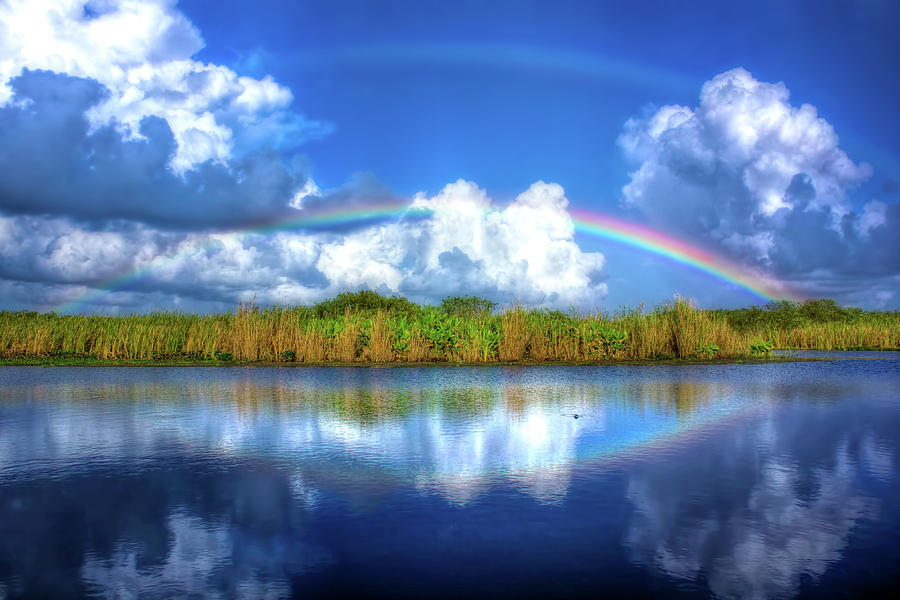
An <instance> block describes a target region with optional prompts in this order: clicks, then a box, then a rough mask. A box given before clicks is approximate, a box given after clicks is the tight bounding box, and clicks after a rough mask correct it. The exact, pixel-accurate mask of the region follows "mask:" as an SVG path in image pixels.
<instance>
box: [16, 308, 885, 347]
mask: <svg viewBox="0 0 900 600" xmlns="http://www.w3.org/2000/svg"><path fill="white" fill-rule="evenodd" d="M356 296H357V295H353V294H349V295H341V296H339V297H338V298H336V299H335V300H330V301H328V302H326V303H322V304H320V305H317V306H315V307H287V308H285V307H278V306H275V307H267V308H260V307H256V306H253V305H252V304H248V305H241V306H239V307H238V308H237V310H235V311H233V312H230V313H225V314H214V315H195V314H185V313H182V312H155V313H150V314H134V315H125V316H116V317H110V316H85V315H76V316H61V315H56V314H54V313H46V314H40V313H34V312H28V313H26V312H17V313H13V312H0V359H7V360H8V359H21V358H34V359H48V360H52V359H55V358H86V359H96V360H110V361H122V360H137V361H153V360H188V361H219V362H229V361H241V362H298V363H308V364H321V363H328V362H340V363H356V362H375V363H417V362H426V361H436V362H465V363H496V362H504V363H507V362H554V361H564V362H592V363H593V362H604V361H619V360H621V361H634V360H655V359H696V360H707V359H713V358H728V359H735V358H743V357H747V356H751V355H764V354H767V353H768V352H769V350H770V349H771V348H773V347H775V348H796V349H821V350H850V349H896V348H900V314H898V313H896V312H894V313H886V312H880V313H872V312H870V313H864V312H862V311H858V310H856V309H842V308H840V307H836V305H833V303H831V304H829V303H827V302H823V301H813V302H814V303H818V304H815V305H814V306H812V307H811V308H810V307H809V306H807V305H794V304H790V303H776V304H774V305H771V306H769V307H766V308H764V309H760V308H758V307H753V308H751V309H743V311H717V310H701V309H698V308H697V307H696V306H695V305H694V304H693V303H692V302H691V301H688V300H683V299H676V300H675V301H674V302H672V303H670V304H666V305H663V306H659V307H656V308H655V309H653V310H649V311H647V310H645V309H644V307H643V306H641V307H639V308H637V309H633V310H623V311H620V312H618V313H615V314H612V315H606V314H602V313H591V314H587V315H580V314H575V313H569V314H566V313H562V312H559V311H547V310H527V309H526V308H525V307H523V306H521V305H514V306H511V307H508V308H506V309H505V310H503V311H501V312H499V313H494V314H492V313H491V312H490V309H491V308H492V306H491V304H490V303H488V302H487V301H481V300H479V299H477V298H463V299H450V300H451V301H448V302H445V303H444V304H443V305H442V306H440V307H437V306H418V305H415V304H413V303H411V302H409V301H408V300H406V299H402V298H391V299H385V298H382V297H380V296H378V295H377V294H374V293H372V292H368V293H363V294H360V295H358V296H359V297H356ZM360 298H361V299H362V300H360ZM381 300H384V302H381ZM363 301H364V302H363Z"/></svg>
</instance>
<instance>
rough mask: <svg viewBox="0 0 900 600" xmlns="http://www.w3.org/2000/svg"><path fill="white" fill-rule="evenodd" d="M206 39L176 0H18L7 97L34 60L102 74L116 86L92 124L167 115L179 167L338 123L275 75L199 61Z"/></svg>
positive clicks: (1, 68)
mask: <svg viewBox="0 0 900 600" xmlns="http://www.w3.org/2000/svg"><path fill="white" fill-rule="evenodd" d="M203 45H204V42H203V39H202V37H201V36H200V32H199V31H198V30H197V29H196V27H194V25H193V24H192V23H191V22H190V21H189V20H188V19H187V18H186V17H185V16H184V15H183V14H182V13H181V12H179V11H178V10H176V8H175V2H174V0H155V1H153V0H120V1H88V2H85V1H84V0H56V1H48V2H30V1H28V0H10V1H8V2H4V3H3V4H0V105H3V104H10V103H13V102H15V91H14V88H13V86H12V85H11V84H10V81H11V80H13V79H15V78H16V77H18V76H19V75H20V74H21V73H22V72H23V70H24V69H31V70H49V71H53V72H56V73H65V74H68V75H72V76H75V77H81V78H87V79H90V80H93V81H96V82H98V83H99V84H100V85H101V86H103V88H105V89H106V90H108V91H109V93H108V94H107V95H106V96H104V97H103V98H102V101H101V102H99V103H97V104H96V105H92V106H91V107H90V111H89V113H88V117H89V121H90V126H91V128H92V129H94V128H100V127H104V126H113V127H115V128H116V129H117V130H118V131H119V132H120V134H121V135H123V136H124V137H125V138H126V139H141V138H142V137H144V134H143V132H142V131H141V129H142V122H143V121H144V119H145V118H147V117H151V116H154V117H159V118H161V119H162V120H164V121H165V122H166V123H167V124H168V127H169V129H170V130H171V132H172V136H173V139H174V149H173V152H172V155H171V157H169V158H168V161H169V164H170V165H171V167H172V168H173V169H174V170H175V171H176V172H179V173H181V172H184V171H186V170H189V169H192V168H194V167H195V166H196V165H199V164H202V163H204V162H206V161H212V162H214V163H217V164H225V163H227V162H228V161H229V160H231V159H232V158H234V157H236V156H239V155H240V154H244V153H247V152H252V151H255V150H258V149H259V147H260V146H262V145H264V146H271V145H273V144H274V145H275V146H276V147H279V148H283V147H295V146H296V145H298V144H299V143H300V142H302V141H304V140H306V139H309V138H310V137H315V136H318V135H321V134H322V133H324V132H326V131H327V130H328V127H327V126H324V125H322V124H319V123H315V122H312V121H308V120H306V119H305V118H303V117H301V116H300V115H298V114H296V113H294V112H292V111H291V110H290V108H289V107H290V104H291V102H292V100H293V95H292V93H291V91H290V90H289V89H287V88H285V87H283V86H281V85H279V84H278V83H276V82H275V81H274V80H273V79H272V78H271V77H269V76H266V77H263V78H261V79H254V78H251V77H245V76H240V75H238V74H237V73H236V72H234V71H233V70H231V69H229V68H228V67H224V66H221V65H215V64H209V63H202V62H200V61H197V60H193V59H192V58H191V57H192V56H193V55H194V54H196V53H197V52H198V51H200V50H201V49H202V48H203Z"/></svg>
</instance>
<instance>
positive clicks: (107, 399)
mask: <svg viewBox="0 0 900 600" xmlns="http://www.w3.org/2000/svg"><path fill="white" fill-rule="evenodd" d="M820 354H821V353H819V354H817V355H820ZM825 356H826V357H828V356H831V358H830V359H828V360H823V361H816V362H784V363H774V362H773V363H767V364H744V365H739V364H737V365H728V364H708V365H679V366H672V365H651V366H573V367H562V366H558V367H445V368H383V369H382V368H263V367H255V368H214V367H199V368H127V367H114V368H99V367H95V368H66V367H57V368H40V367H2V368H0V599H6V598H17V597H22V596H26V597H33V596H42V597H59V598H73V597H80V596H94V597H109V598H128V597H137V596H140V597H147V598H170V597H183V596H192V597H198V598H200V597H212V598H216V597H222V598H232V597H246V598H264V597H265V598H280V597H291V596H294V597H299V596H306V597H316V596H336V595H353V596H363V595H364V596H367V597H392V598H398V597H423V596H429V597H469V598H471V597H475V598H477V597H483V598H487V597H490V598H494V597H510V596H512V597H542V598H543V597H597V596H598V595H608V596H613V597H629V598H634V597H647V596H665V597H685V598H689V597H709V596H716V597H721V598H773V597H784V598H789V597H815V598H818V597H832V596H846V595H850V596H862V595H867V594H874V593H877V592H879V591H882V592H883V591H884V590H886V589H888V588H890V587H892V586H896V585H900V571H898V566H900V486H898V475H900V472H898V469H900V467H898V465H900V368H898V367H900V353H889V352H881V353H852V354H847V355H841V354H837V353H835V354H833V355H829V354H827V353H826V354H825Z"/></svg>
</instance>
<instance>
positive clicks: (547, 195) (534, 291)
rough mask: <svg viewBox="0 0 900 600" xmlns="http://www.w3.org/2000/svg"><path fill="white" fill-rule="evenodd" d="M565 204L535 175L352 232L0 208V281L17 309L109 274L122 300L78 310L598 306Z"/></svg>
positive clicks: (588, 261) (421, 201) (106, 281)
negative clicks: (326, 303) (494, 193)
mask: <svg viewBox="0 0 900 600" xmlns="http://www.w3.org/2000/svg"><path fill="white" fill-rule="evenodd" d="M362 180H365V178H364V177H363V178H361V179H358V180H357V182H358V181H362ZM345 191H346V190H345V189H343V188H342V189H339V190H338V192H337V194H338V195H340V194H341V193H344V192H345ZM329 196H330V193H329V192H324V193H323V194H322V197H324V198H328V197H329ZM375 197H377V195H376V196H375ZM567 204H568V200H567V199H566V197H565V194H564V191H563V189H562V187H560V186H559V185H556V184H552V183H551V184H548V183H544V182H537V183H535V184H533V185H532V186H531V187H530V188H529V189H528V190H526V191H525V192H524V193H522V194H521V195H519V197H518V198H517V199H516V200H515V201H514V202H512V203H511V204H509V205H508V206H506V207H499V206H495V205H494V204H493V202H492V201H491V199H490V198H489V197H488V196H487V194H486V192H485V191H484V190H482V189H480V188H478V186H477V185H475V184H474V183H472V182H466V181H457V182H455V183H452V184H449V185H447V186H446V187H445V188H444V189H443V190H442V191H441V192H440V193H439V194H437V195H436V196H433V197H427V196H425V195H422V194H420V195H419V196H417V197H416V198H415V199H414V200H413V202H412V204H411V206H414V207H421V208H425V209H428V210H429V211H431V212H430V214H429V215H428V216H425V217H419V218H416V219H400V220H399V221H396V222H385V223H375V224H369V225H367V226H363V227H358V228H357V229H355V230H339V231H305V232H303V231H301V232H296V231H276V232H274V233H265V234H262V233H254V232H252V231H248V232H208V233H202V232H177V231H168V230H162V229H159V228H156V227H153V226H149V225H146V224H141V223H129V222H126V223H113V224H111V225H110V226H104V227H93V228H89V227H86V226H84V225H81V224H79V223H77V222H74V221H73V220H72V219H71V218H68V217H62V216H60V217H54V218H48V217H38V216H30V215H10V216H5V217H2V216H0V233H2V234H3V235H2V236H0V278H2V279H6V280H7V281H8V283H7V284H6V286H7V290H8V294H9V295H8V296H7V300H6V302H7V306H9V307H16V308H18V307H21V306H22V304H20V300H18V299H21V302H26V303H28V302H30V306H32V307H39V308H41V309H44V310H49V309H54V308H57V307H58V306H59V305H61V304H64V303H66V302H67V301H71V300H75V299H77V298H79V297H82V296H84V295H85V294H87V293H88V292H90V291H91V289H93V288H97V287H99V288H103V287H104V286H108V285H110V282H112V283H111V285H112V287H113V290H114V291H115V293H114V294H107V295H102V296H101V297H100V298H98V299H97V301H96V303H95V304H93V305H89V306H79V307H78V308H79V309H87V310H99V311H109V312H117V311H136V310H149V309H152V308H159V307H167V308H176V307H177V308H181V309H185V310H190V309H196V310H222V309H227V308H232V307H234V306H235V305H236V304H237V303H238V302H241V301H248V300H251V299H254V298H255V300H256V302H257V303H260V304H275V303H279V304H286V303H291V304H300V303H312V302H318V301H320V300H323V299H325V298H328V297H331V296H333V295H335V294H337V293H339V292H342V291H346V290H355V289H361V288H370V289H376V290H379V291H381V292H383V293H387V294H393V293H400V294H404V295H407V296H409V297H411V298H414V299H416V300H418V301H425V302H437V301H439V300H440V299H441V298H443V297H445V296H447V295H455V294H473V293H474V294H481V295H485V296H488V297H491V298H493V299H495V300H498V301H500V302H514V301H521V302H524V303H528V304H547V305H551V306H557V307H560V308H563V309H567V308H569V307H570V306H573V305H575V306H583V307H593V306H596V304H597V303H598V302H599V301H600V300H601V299H602V298H603V296H604V295H605V294H606V284H605V283H603V282H602V281H600V278H599V275H600V272H601V269H602V267H603V265H604V259H603V256H602V255H601V254H598V253H588V252H582V251H581V249H580V248H579V247H578V245H577V244H576V243H575V241H574V227H573V224H572V220H571V218H570V216H569V214H568V212H567ZM135 273H136V274H139V275H140V276H136V277H130V276H129V275H130V274H135ZM41 284H49V286H50V287H47V288H42V287H41ZM25 305H26V306H27V305H28V304H25Z"/></svg>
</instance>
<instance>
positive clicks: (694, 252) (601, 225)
mask: <svg viewBox="0 0 900 600" xmlns="http://www.w3.org/2000/svg"><path fill="white" fill-rule="evenodd" d="M490 210H491V211H493V210H496V209H490ZM430 214H431V211H430V209H426V208H421V207H415V206H410V205H409V204H408V203H400V202H397V201H390V202H385V203H381V204H374V205H368V206H366V207H362V208H359V207H355V208H350V209H346V208H345V209H341V210H331V211H319V212H317V213H315V214H306V215H303V216H296V217H294V216H291V217H286V218H282V219H279V220H277V221H273V222H269V223H264V224H260V225H254V226H251V227H245V228H242V229H233V230H228V231H223V232H220V233H219V234H217V235H216V236H212V237H210V238H209V239H208V240H206V241H204V242H199V243H198V242H197V241H195V240H188V241H186V242H184V243H182V244H181V245H179V246H176V247H175V248H173V249H172V250H171V251H170V252H168V253H166V254H164V255H162V256H159V257H157V258H155V259H153V260H152V261H150V262H149V263H148V264H146V265H144V266H141V267H139V268H137V269H135V270H132V271H129V272H128V273H124V274H122V275H119V276H116V277H113V278H110V279H106V280H104V281H100V282H98V283H96V284H95V285H94V286H93V289H92V290H90V291H88V292H86V293H84V294H82V295H81V296H79V297H77V298H75V299H74V300H72V301H70V302H67V303H65V304H62V305H60V306H59V307H58V308H57V309H56V310H57V312H60V313H63V314H72V313H75V312H77V311H79V310H81V309H82V308H83V307H85V306H87V305H89V304H91V303H93V302H95V301H96V300H98V299H100V298H101V297H102V296H104V295H106V294H110V293H112V292H115V291H117V290H120V289H122V288H124V287H126V286H128V285H131V284H133V283H135V282H138V281H140V280H142V279H144V278H146V277H148V276H149V275H150V274H152V273H153V272H156V271H158V270H160V269H162V268H164V267H165V266H166V265H169V264H173V263H174V262H176V261H178V260H180V259H182V258H184V257H186V256H188V255H190V254H192V253H194V254H195V253H198V252H206V251H210V250H213V249H215V248H216V247H217V246H218V245H219V244H220V243H221V242H220V240H219V238H220V237H221V235H223V234H225V235H228V234H231V235H238V236H249V235H255V234H267V233H275V232H279V231H298V230H311V229H312V230H315V229H319V228H333V227H339V226H342V225H347V226H364V225H367V224H372V223H377V222H382V221H385V220H389V219H418V218H427V217H428V216H429V215H430ZM570 215H571V217H572V222H573V224H574V227H575V231H576V232H579V233H582V234H585V235H589V236H592V237H598V238H602V239H606V240H611V241H614V242H617V243H620V244H623V245H626V246H630V247H634V248H638V249H640V250H643V251H645V252H649V253H651V254H654V255H657V256H660V257H663V258H666V259H668V260H670V261H673V262H675V263H677V264H680V265H684V266H687V267H690V268H693V269H695V270H697V271H700V272H702V273H705V274H707V275H710V276H712V277H714V278H716V279H718V280H720V281H722V282H725V283H727V284H730V285H733V286H736V287H737V288H739V289H741V290H743V291H745V292H748V293H750V294H751V295H753V296H754V297H756V298H759V299H762V300H765V301H771V300H776V299H779V298H786V299H791V300H799V299H800V297H799V296H798V295H796V294H795V293H793V292H791V291H790V290H788V289H787V288H786V287H785V286H784V285H783V284H781V283H780V282H777V281H772V280H769V279H767V278H765V277H763V276H760V275H757V274H753V273H751V272H749V271H747V270H746V269H745V268H743V267H741V266H740V265H737V264H735V263H732V262H730V261H728V260H726V259H724V258H723V257H719V256H716V255H714V254H712V253H710V252H709V251H707V250H705V249H703V248H700V247H698V246H694V245H692V244H689V243H687V242H685V241H684V240H680V239H678V238H675V237H673V236H671V235H668V234H666V233H663V232H662V231H659V230H656V229H652V228H650V227H647V226H645V225H638V224H636V223H630V222H627V221H623V220H620V219H616V218H614V217H611V216H609V215H604V214H602V213H599V212H594V211H587V210H580V209H572V210H570Z"/></svg>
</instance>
